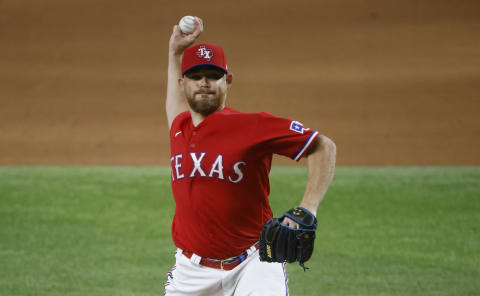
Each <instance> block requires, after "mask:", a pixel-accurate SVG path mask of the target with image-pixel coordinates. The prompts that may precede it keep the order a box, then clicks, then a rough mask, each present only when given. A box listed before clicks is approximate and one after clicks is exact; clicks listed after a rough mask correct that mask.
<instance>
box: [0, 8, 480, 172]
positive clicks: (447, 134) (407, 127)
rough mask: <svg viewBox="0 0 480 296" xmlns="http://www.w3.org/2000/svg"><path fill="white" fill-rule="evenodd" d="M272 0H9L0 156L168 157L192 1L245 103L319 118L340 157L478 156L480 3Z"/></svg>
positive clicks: (381, 160) (76, 160) (450, 159)
mask: <svg viewBox="0 0 480 296" xmlns="http://www.w3.org/2000/svg"><path fill="white" fill-rule="evenodd" d="M270 3H271V2H269V1H255V2H253V1H252V2H250V1H247V2H243V1H242V3H240V2H233V1H206V2H205V1H182V2H178V1H169V2H163V1H141V2H133V1H132V2H131V1H113V0H101V1H60V0H51V1H13V0H7V1H2V4H1V11H2V18H1V20H0V44H1V47H0V85H1V87H0V103H1V109H0V165H168V164H169V158H170V157H169V143H168V141H169V139H168V130H167V123H166V118H165V114H164V103H163V102H164V98H165V92H166V80H167V76H166V74H167V70H166V68H167V49H168V47H167V44H168V39H169V36H170V32H171V28H172V26H173V24H175V23H176V22H178V20H179V19H180V18H181V17H182V16H183V15H185V14H192V15H198V16H200V17H202V18H203V19H204V21H205V32H204V33H203V35H202V36H201V40H199V41H208V42H212V43H218V44H221V45H223V47H224V49H225V51H226V53H227V59H228V63H229V68H230V69H231V71H232V72H233V74H234V84H233V88H232V89H231V93H230V95H229V98H228V103H229V105H230V106H231V107H233V108H236V109H239V110H242V111H248V112H256V111H266V112H270V113H274V114H277V115H279V116H283V117H288V118H292V119H295V120H299V121H301V122H303V123H304V124H305V125H307V126H309V127H311V128H314V129H316V130H318V131H320V132H321V133H323V134H325V135H327V136H329V137H331V138H332V139H333V140H334V141H335V142H336V143H337V148H338V164H339V165H347V166H350V165H367V166H370V165H480V153H478V151H480V137H479V135H480V117H479V116H478V113H479V110H480V54H479V52H480V38H478V36H480V35H479V33H480V4H479V2H478V1H473V0H472V1H461V2H458V3H457V2H452V1H445V0H442V1H414V0H408V1H380V0H369V1H354V0H348V1H346V0H343V1H333V0H328V1H321V2H313V1H312V2H298V3H295V5H294V6H292V2H291V1H275V5H271V4H270ZM276 163H277V164H292V163H293V162H291V161H289V160H288V159H285V158H281V159H279V160H278V161H277V162H276Z"/></svg>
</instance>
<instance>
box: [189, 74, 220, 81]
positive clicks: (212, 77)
mask: <svg viewBox="0 0 480 296" xmlns="http://www.w3.org/2000/svg"><path fill="white" fill-rule="evenodd" d="M224 75H225V74H224V73H223V72H211V73H207V74H200V73H190V74H186V75H185V76H187V77H188V78H189V79H191V80H201V79H202V78H203V77H207V79H209V80H219V79H221V78H222V77H223V76H224Z"/></svg>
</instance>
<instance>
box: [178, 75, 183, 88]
mask: <svg viewBox="0 0 480 296" xmlns="http://www.w3.org/2000/svg"><path fill="white" fill-rule="evenodd" d="M178 86H180V88H181V89H183V77H180V78H178Z"/></svg>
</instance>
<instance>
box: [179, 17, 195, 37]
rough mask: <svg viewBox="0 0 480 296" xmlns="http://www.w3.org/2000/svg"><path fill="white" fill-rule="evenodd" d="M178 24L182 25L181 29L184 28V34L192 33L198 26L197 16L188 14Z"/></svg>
mask: <svg viewBox="0 0 480 296" xmlns="http://www.w3.org/2000/svg"><path fill="white" fill-rule="evenodd" d="M178 25H179V26H180V30H182V32H183V34H186V35H188V34H192V33H193V31H195V27H196V24H195V17H193V16H190V15H186V16H184V17H182V19H181V20H180V22H179V23H178Z"/></svg>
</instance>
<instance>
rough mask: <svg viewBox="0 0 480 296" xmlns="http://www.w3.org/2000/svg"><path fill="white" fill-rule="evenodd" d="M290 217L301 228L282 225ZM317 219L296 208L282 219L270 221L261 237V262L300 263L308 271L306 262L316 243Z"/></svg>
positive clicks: (264, 227) (304, 210)
mask: <svg viewBox="0 0 480 296" xmlns="http://www.w3.org/2000/svg"><path fill="white" fill-rule="evenodd" d="M285 217H288V218H290V219H292V220H293V221H295V222H297V223H298V225H299V228H297V229H295V228H291V227H288V226H287V225H284V224H282V223H281V222H282V221H283V218H285ZM316 229H317V218H315V216H314V215H313V214H312V213H311V212H310V211H308V210H307V209H305V208H302V207H295V208H293V209H291V210H289V211H288V212H286V213H285V214H283V216H281V217H280V218H273V219H271V220H269V221H268V222H267V223H265V225H263V228H262V234H261V235H260V249H259V252H260V261H266V262H288V263H292V262H295V261H298V262H299V263H300V266H301V267H302V268H303V269H304V270H306V269H307V268H306V267H305V265H304V264H305V262H306V261H307V260H308V259H310V257H311V256H312V252H313V243H314V241H315V230H316Z"/></svg>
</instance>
